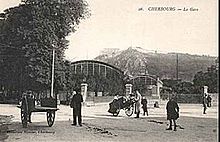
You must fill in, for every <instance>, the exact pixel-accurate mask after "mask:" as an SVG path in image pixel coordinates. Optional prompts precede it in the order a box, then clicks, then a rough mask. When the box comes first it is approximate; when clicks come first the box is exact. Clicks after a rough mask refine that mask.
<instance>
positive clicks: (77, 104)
mask: <svg viewBox="0 0 220 142" xmlns="http://www.w3.org/2000/svg"><path fill="white" fill-rule="evenodd" d="M75 91H76V94H74V95H73V97H72V100H71V103H70V107H71V108H73V124H72V125H74V126H76V124H77V123H76V118H78V124H79V126H82V114H81V111H82V102H83V97H82V95H81V89H80V88H76V90H75Z"/></svg>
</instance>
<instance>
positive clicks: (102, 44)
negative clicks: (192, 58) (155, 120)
mask: <svg viewBox="0 0 220 142" xmlns="http://www.w3.org/2000/svg"><path fill="white" fill-rule="evenodd" d="M86 1H87V2H88V4H89V9H90V11H91V17H90V18H88V19H85V20H83V21H81V23H80V25H79V27H78V28H77V31H76V32H75V33H72V34H71V35H70V36H68V37H67V39H68V40H69V41H70V42H69V47H68V49H67V50H66V52H65V56H66V59H68V60H71V61H74V60H81V59H93V58H94V57H96V56H98V55H99V54H100V51H102V50H103V49H105V48H119V49H121V50H123V49H127V48H128V47H142V48H144V49H146V50H153V51H157V52H162V53H167V52H177V53H189V54H197V55H210V56H218V24H217V21H218V19H217V17H218V13H217V8H218V7H217V6H218V3H217V1H218V0H209V1H207V0H86ZM19 2H20V0H10V1H9V0H8V1H6V0H0V11H1V12H2V11H3V10H4V9H6V8H8V7H11V6H16V5H18V3H19ZM151 7H175V8H176V9H178V8H181V9H183V8H184V7H185V8H187V9H188V11H183V10H180V11H177V10H175V11H150V10H149V9H150V8H151ZM190 8H193V9H197V10H195V11H190Z"/></svg>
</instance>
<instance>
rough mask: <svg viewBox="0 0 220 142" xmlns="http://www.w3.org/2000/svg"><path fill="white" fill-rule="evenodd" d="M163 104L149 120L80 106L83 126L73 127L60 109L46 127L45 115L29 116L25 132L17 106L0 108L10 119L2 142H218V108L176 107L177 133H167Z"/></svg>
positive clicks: (98, 105) (103, 106)
mask: <svg viewBox="0 0 220 142" xmlns="http://www.w3.org/2000/svg"><path fill="white" fill-rule="evenodd" d="M165 104H166V101H163V102H161V104H160V107H159V108H154V107H149V109H148V111H149V116H143V115H142V114H141V115H140V118H139V119H136V118H134V117H135V114H133V115H132V116H131V117H128V116H126V115H125V113H124V110H121V111H120V113H119V115H118V116H117V117H115V116H112V114H110V113H108V112H107V111H108V108H109V106H108V103H96V104H92V105H87V106H86V105H85V106H83V110H82V115H83V126H82V127H79V126H72V125H71V123H72V109H71V108H70V107H69V106H65V105H59V106H58V108H59V110H58V111H57V112H56V118H55V124H54V125H53V126H52V127H48V126H47V121H46V114H45V113H44V112H36V113H33V114H32V122H33V123H29V124H28V128H22V125H21V120H20V109H19V108H17V107H16V105H7V104H0V114H1V115H7V116H11V115H12V116H13V118H12V121H11V123H10V125H8V130H7V135H8V138H7V139H5V140H4V141H5V142H13V141H20V142H26V141H27V142H29V141H34V142H37V141H45V142H47V141H48V142H61V141H65V142H68V141H77V142H78V141H85V142H87V141H89V142H93V141H94V142H96V141H120V142H123V141H126V142H130V141H134V142H136V141H149V142H153V141H161V142H164V141H169V142H170V141H171V142H172V141H173V142H174V141H178V142H179V141H182V142H185V141H188V142H194V141H200V142H203V141H204V142H208V141H210V142H211V141H212V142H215V141H217V134H218V127H217V126H218V104H215V105H214V106H212V107H211V108H208V109H207V114H203V113H202V112H203V107H202V104H179V107H180V118H179V119H178V120H177V124H178V128H177V131H176V132H175V131H167V130H165V129H166V128H167V125H168V124H167V123H168V122H167V120H166V109H165Z"/></svg>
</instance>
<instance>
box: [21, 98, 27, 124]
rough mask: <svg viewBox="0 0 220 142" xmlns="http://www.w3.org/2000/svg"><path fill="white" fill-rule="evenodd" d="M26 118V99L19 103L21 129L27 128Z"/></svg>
mask: <svg viewBox="0 0 220 142" xmlns="http://www.w3.org/2000/svg"><path fill="white" fill-rule="evenodd" d="M27 117H28V110H27V99H26V98H24V99H23V100H22V102H21V123H22V126H23V128H27V123H28V121H27Z"/></svg>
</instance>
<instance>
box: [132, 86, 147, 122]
mask: <svg viewBox="0 0 220 142" xmlns="http://www.w3.org/2000/svg"><path fill="white" fill-rule="evenodd" d="M134 100H135V113H136V117H135V118H139V115H140V111H141V105H142V109H143V115H145V114H147V116H148V109H147V99H146V98H145V97H142V96H141V94H140V92H139V90H135V98H134Z"/></svg>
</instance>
